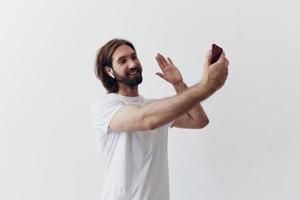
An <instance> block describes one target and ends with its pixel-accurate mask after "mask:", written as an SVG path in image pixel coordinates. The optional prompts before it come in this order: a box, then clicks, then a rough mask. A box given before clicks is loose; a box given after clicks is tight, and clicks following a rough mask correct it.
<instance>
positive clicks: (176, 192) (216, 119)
mask: <svg viewBox="0 0 300 200" xmlns="http://www.w3.org/2000/svg"><path fill="white" fill-rule="evenodd" d="M299 6H300V3H299V1H296V0H273V1H271V0H270V1H262V0H260V1H258V0H251V1H250V0H248V1H247V0H242V1H237V0H236V1H234V0H229V1H197V0H194V1H192V0H185V1H174V0H173V1H157V0H156V1H154V0H152V1H137V0H136V1H121V0H120V1H100V0H98V1H96V0H94V1H74V0H73V1H71V0H60V1H58V0H56V1H54V0H52V1H50V0H49V1H45V0H43V1H42V0H40V1H37V0H28V1H21V0H19V1H16V0H10V1H1V3H0V22H1V23H0V24H1V25H0V28H1V31H0V40H1V45H0V55H1V59H0V76H1V78H0V92H1V93H0V95H1V98H0V101H1V103H0V113H1V115H0V117H1V118H0V120H1V124H0V133H1V135H0V199H5V200H40V199H43V200H53V199H55V200H68V199H70V200H71V199H72V200H86V199H89V200H96V199H99V197H100V190H101V185H102V176H103V174H102V171H101V170H102V164H101V161H100V156H99V155H98V152H97V151H96V146H95V145H96V143H95V137H94V135H93V133H92V132H91V129H90V124H89V115H88V108H89V103H90V102H91V99H92V98H93V97H95V96H96V95H98V94H104V93H105V90H104V88H103V87H102V85H101V83H100V82H99V81H97V80H96V78H95V76H94V73H93V65H94V60H95V55H96V50H97V49H98V48H99V47H100V46H101V45H103V44H104V43H105V42H106V41H108V40H110V39H112V38H114V37H121V38H125V39H129V40H130V41H132V42H133V43H134V44H135V46H136V48H137V51H138V55H139V57H140V60H141V62H142V63H143V69H144V72H143V76H144V81H143V83H142V84H141V85H140V88H139V89H140V94H142V95H143V96H145V97H151V98H162V97H166V96H170V95H174V94H175V91H174V89H173V87H172V86H171V85H169V83H167V82H166V81H164V80H162V79H160V78H159V77H158V76H156V75H155V72H157V71H159V70H160V69H159V67H158V65H157V64H156V61H155V54H156V53H157V52H160V53H162V54H164V55H166V56H170V57H171V58H172V59H173V60H174V62H175V63H176V64H177V66H178V67H179V69H180V71H181V72H182V75H183V77H184V80H185V82H186V83H187V84H188V85H192V84H194V83H196V82H197V81H199V80H200V78H201V73H202V63H203V60H204V58H205V54H206V52H207V50H208V48H209V47H210V44H211V43H213V42H215V43H217V44H219V45H221V46H222V47H223V48H224V50H225V52H226V55H227V57H228V58H229V60H230V72H229V77H228V81H227V83H226V85H225V87H224V88H223V89H222V90H220V91H219V92H218V93H216V94H215V95H214V96H212V97H211V98H209V99H207V100H206V101H205V102H204V103H203V106H204V108H205V109H206V111H207V113H208V115H209V118H210V124H209V126H208V127H207V128H205V129H202V130H189V129H177V128H174V129H173V130H171V132H170V137H169V139H170V141H169V162H170V163H169V165H170V180H171V185H170V187H171V198H172V200H181V199H189V200H199V199H206V200H220V199H222V200H240V199H244V200H247V199H249V200H253V199H258V200H271V199H272V200H282V199H289V200H296V199H300V182H299V180H300V172H299V168H300V136H299V133H300V132H299V130H300V129H299V103H298V102H299V100H300V95H299V89H298V88H299V86H300V79H299V73H300V70H299V63H300V56H299V53H300V51H299V47H300V45H299V44H300V40H299V35H300V30H299V27H300V26H299V25H300V23H299V20H297V19H299V17H300V16H299V14H297V11H298V10H299Z"/></svg>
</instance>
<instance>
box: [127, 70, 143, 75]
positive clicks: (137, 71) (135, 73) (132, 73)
mask: <svg viewBox="0 0 300 200" xmlns="http://www.w3.org/2000/svg"><path fill="white" fill-rule="evenodd" d="M139 73H140V71H139V70H136V71H134V72H131V73H129V75H130V76H134V75H137V74H139Z"/></svg>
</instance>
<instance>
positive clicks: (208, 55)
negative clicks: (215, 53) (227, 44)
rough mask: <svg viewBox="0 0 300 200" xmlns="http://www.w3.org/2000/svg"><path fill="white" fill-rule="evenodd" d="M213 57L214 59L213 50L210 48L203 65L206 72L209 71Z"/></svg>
mask: <svg viewBox="0 0 300 200" xmlns="http://www.w3.org/2000/svg"><path fill="white" fill-rule="evenodd" d="M211 59H212V50H211V49H210V50H209V51H208V52H207V54H206V58H205V62H204V65H203V70H204V73H207V71H208V66H209V65H210V62H211Z"/></svg>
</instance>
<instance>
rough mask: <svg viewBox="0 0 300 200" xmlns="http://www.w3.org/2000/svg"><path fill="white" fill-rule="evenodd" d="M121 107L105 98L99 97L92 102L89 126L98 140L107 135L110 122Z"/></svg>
mask: <svg viewBox="0 0 300 200" xmlns="http://www.w3.org/2000/svg"><path fill="white" fill-rule="evenodd" d="M122 106H123V104H122V103H120V102H118V101H117V100H116V99H114V98H110V97H107V96H103V97H99V98H97V99H96V100H95V101H94V102H92V104H91V107H90V117H91V124H92V129H93V131H94V132H95V133H96V136H97V138H98V139H100V138H102V137H104V136H105V135H107V134H108V126H109V123H110V120H111V119H112V117H113V116H114V114H115V113H116V112H117V111H118V110H119V108H120V107H122Z"/></svg>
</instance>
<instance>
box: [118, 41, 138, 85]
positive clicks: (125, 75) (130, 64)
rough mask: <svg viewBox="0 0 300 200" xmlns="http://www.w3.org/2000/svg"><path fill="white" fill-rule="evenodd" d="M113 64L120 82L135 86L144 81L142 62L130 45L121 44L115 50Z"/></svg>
mask: <svg viewBox="0 0 300 200" xmlns="http://www.w3.org/2000/svg"><path fill="white" fill-rule="evenodd" d="M112 65H113V74H114V76H115V78H116V80H117V81H118V82H120V83H123V84H125V85H127V86H129V87H131V88H134V87H135V86H137V85H139V84H140V83H141V82H142V81H143V77H142V71H143V69H142V66H141V63H140V61H139V59H138V57H137V55H136V52H135V51H134V50H133V49H132V48H130V47H129V46H127V45H121V46H119V47H118V48H117V49H116V50H115V52H114V54H113V56H112Z"/></svg>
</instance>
